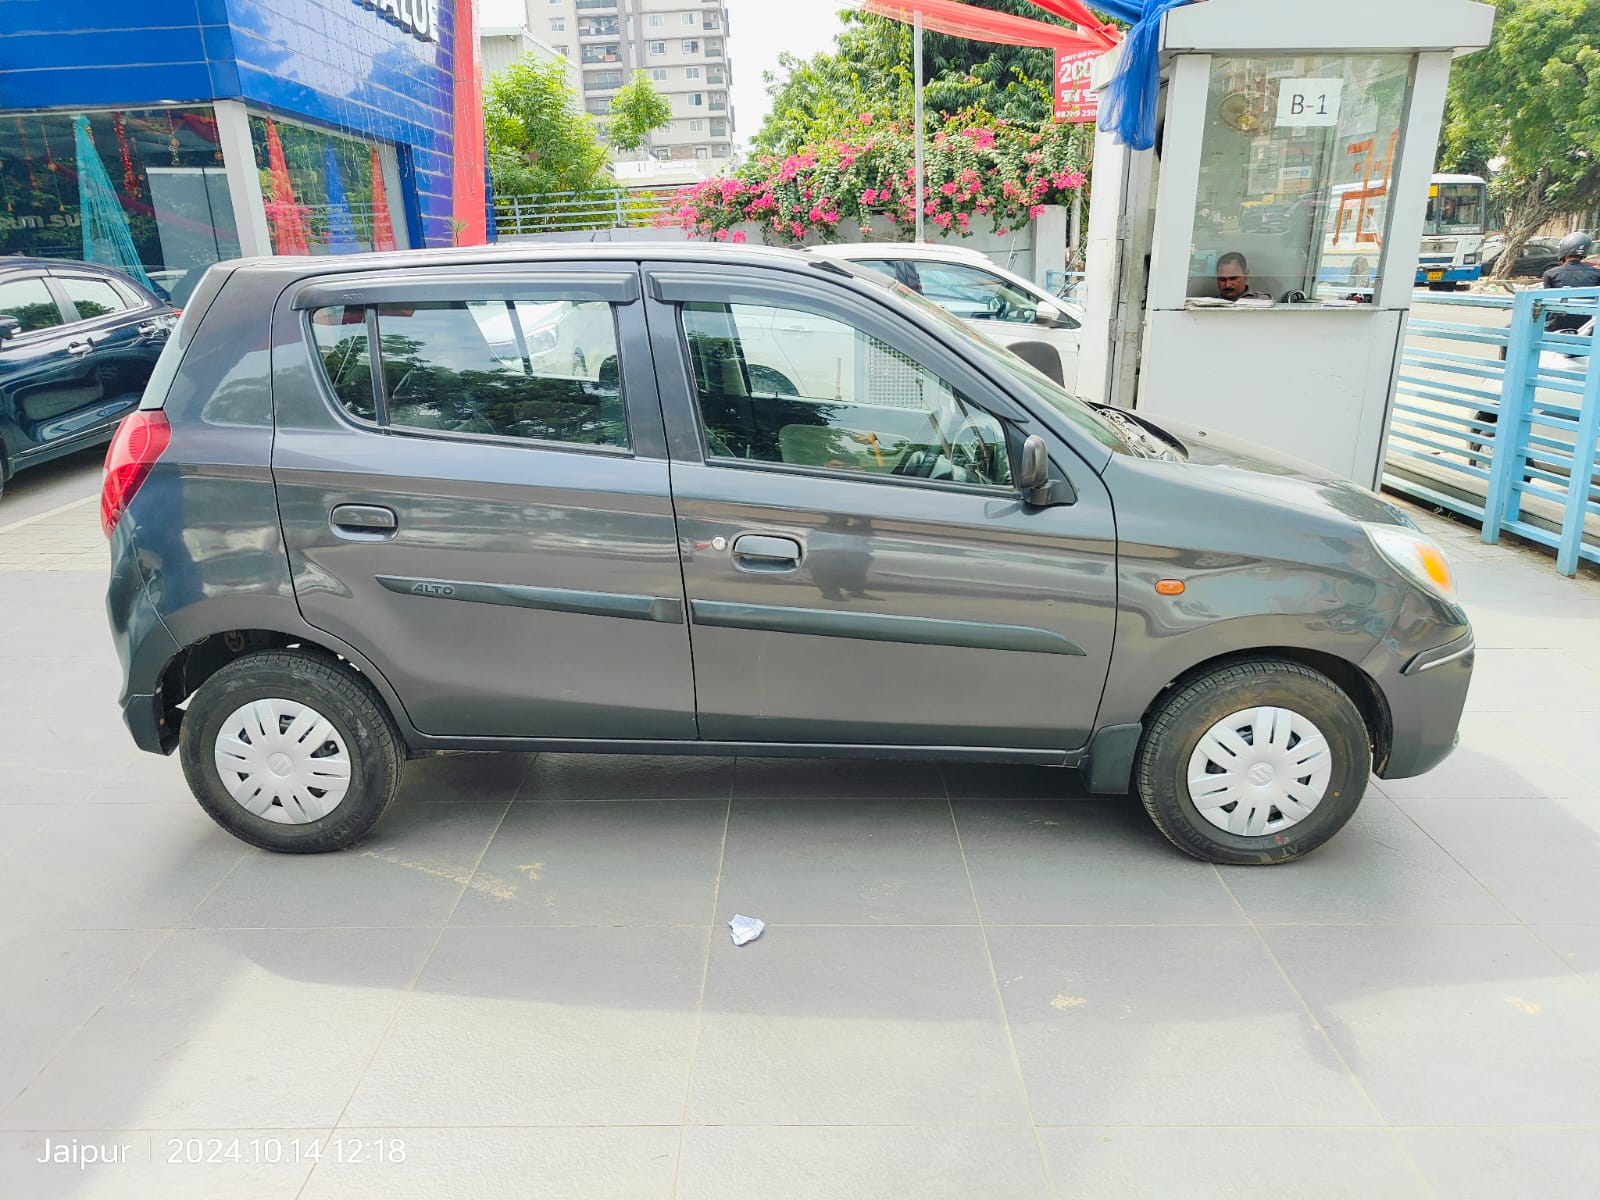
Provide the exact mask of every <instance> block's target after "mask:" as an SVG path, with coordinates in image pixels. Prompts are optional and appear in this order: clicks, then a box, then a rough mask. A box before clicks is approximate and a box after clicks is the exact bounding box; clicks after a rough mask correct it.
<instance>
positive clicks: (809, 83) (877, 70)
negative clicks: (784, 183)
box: [751, 0, 1066, 154]
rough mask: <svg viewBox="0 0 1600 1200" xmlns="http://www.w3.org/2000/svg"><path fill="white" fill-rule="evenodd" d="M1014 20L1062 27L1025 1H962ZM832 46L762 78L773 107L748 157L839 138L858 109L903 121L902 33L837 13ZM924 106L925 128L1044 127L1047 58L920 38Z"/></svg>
mask: <svg viewBox="0 0 1600 1200" xmlns="http://www.w3.org/2000/svg"><path fill="white" fill-rule="evenodd" d="M970 3H971V4H972V6H973V7H974V8H987V9H991V10H994V11H996V12H1004V13H1010V14H1011V15H1013V16H1019V17H1030V18H1032V19H1033V20H1036V21H1044V22H1046V23H1049V24H1058V25H1064V24H1066V22H1064V21H1060V20H1058V19H1057V18H1055V17H1052V16H1051V15H1050V14H1049V13H1047V12H1045V10H1044V9H1042V8H1038V7H1037V6H1035V5H1034V4H1032V3H1030V2H1029V0H970ZM840 16H841V18H842V19H843V21H844V23H845V28H844V31H843V32H842V33H841V34H840V35H839V38H838V46H837V49H835V50H833V51H831V52H828V53H823V54H818V55H815V56H814V57H812V58H809V59H800V58H797V57H795V56H794V55H792V54H785V55H782V56H780V57H779V59H778V66H779V71H778V73H777V74H776V75H775V74H773V73H772V72H767V74H766V76H765V78H766V82H767V94H768V95H769V96H771V97H772V111H771V112H770V113H769V114H768V116H767V119H766V122H765V123H764V124H763V125H762V127H761V130H760V132H759V133H757V134H756V136H755V137H754V138H753V139H752V142H751V145H752V148H753V149H754V150H755V151H756V152H757V153H765V154H792V153H794V152H795V151H796V150H798V149H800V147H802V146H808V145H815V144H818V143H820V142H823V141H826V140H827V139H828V138H830V137H838V136H840V135H842V134H845V133H847V132H848V131H849V130H850V129H851V128H852V127H853V126H854V125H855V123H856V121H857V118H858V117H859V116H860V114H862V113H870V114H871V115H872V117H873V119H874V120H877V121H879V122H909V121H910V120H911V118H912V106H913V104H914V96H915V92H914V88H913V82H912V78H911V73H912V63H913V57H912V45H911V27H910V26H909V25H906V24H904V23H902V22H900V21H892V20H890V19H889V18H887V17H877V16H871V15H863V14H861V13H855V12H850V11H846V12H843V13H841V14H840ZM922 65H923V74H924V79H923V84H924V90H923V102H924V103H925V104H926V105H927V110H928V117H929V121H930V123H934V122H937V121H938V120H939V119H941V118H944V117H949V116H954V115H955V114H957V113H961V112H970V111H975V110H976V111H981V112H984V113H988V114H989V115H990V116H993V117H996V118H999V119H1001V120H1005V121H1009V122H1012V123H1015V124H1022V125H1034V126H1042V125H1044V124H1047V123H1048V122H1049V121H1050V119H1051V115H1052V109H1053V107H1054V104H1055V90H1054V81H1055V54H1054V52H1053V51H1050V50H1040V49H1033V48H1029V47H1023V46H997V45H992V44H990V43H987V42H975V41H972V40H971V39H969V38H957V37H947V36H945V35H943V34H936V33H928V34H925V35H924V41H923V64H922Z"/></svg>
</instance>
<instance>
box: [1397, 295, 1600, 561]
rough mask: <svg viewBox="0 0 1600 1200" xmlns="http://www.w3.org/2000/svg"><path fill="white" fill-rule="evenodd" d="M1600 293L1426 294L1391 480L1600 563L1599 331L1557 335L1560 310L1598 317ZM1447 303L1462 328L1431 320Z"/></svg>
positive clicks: (1565, 553) (1564, 556)
mask: <svg viewBox="0 0 1600 1200" xmlns="http://www.w3.org/2000/svg"><path fill="white" fill-rule="evenodd" d="M1597 303H1600V288H1584V289H1568V290H1563V291H1544V290H1536V291H1527V292H1521V293H1518V294H1517V295H1516V296H1515V297H1511V296H1506V297H1490V296H1449V297H1445V296H1439V297H1433V296H1430V297H1427V298H1423V297H1420V296H1419V297H1418V301H1417V304H1418V308H1417V309H1414V310H1413V312H1412V318H1411V323H1410V326H1409V328H1408V331H1407V339H1406V345H1405V350H1404V353H1403V354H1402V357H1401V365H1400V372H1399V381H1398V384H1397V387H1396V396H1395V405H1394V413H1393V417H1392V419H1391V422H1390V428H1389V447H1388V456H1387V464H1386V471H1385V474H1384V484H1385V486H1387V487H1390V488H1392V489H1393V490H1395V491H1399V492H1403V493H1406V494H1408V495H1411V496H1414V497H1416V498H1418V499H1421V500H1425V501H1427V502H1429V503H1432V504H1436V505H1439V506H1440V507H1443V508H1447V509H1450V510H1452V511H1455V512H1459V513H1462V514H1464V515H1466V516H1470V517H1474V518H1476V519H1477V520H1479V521H1481V522H1482V523H1483V534H1482V537H1483V540H1484V541H1485V542H1487V543H1490V544H1491V545H1492V544H1494V543H1496V542H1498V541H1499V539H1500V535H1501V533H1502V532H1506V531H1510V532H1512V533H1515V534H1517V535H1518V536H1520V537H1524V538H1527V539H1528V540H1530V541H1533V542H1536V543H1538V544H1540V545H1544V546H1549V547H1551V548H1552V549H1554V550H1555V551H1556V567H1557V569H1558V570H1560V571H1561V572H1562V573H1563V574H1566V575H1571V574H1573V573H1575V572H1576V570H1577V566H1578V561H1579V560H1580V559H1589V560H1591V561H1596V562H1600V488H1597V483H1600V471H1597V462H1596V438H1597V434H1600V356H1596V355H1595V354H1593V353H1592V351H1593V349H1594V334H1593V333H1592V332H1586V333H1583V334H1577V333H1574V332H1571V331H1567V332H1557V333H1551V332H1547V331H1546V328H1545V325H1546V322H1547V319H1548V318H1549V317H1550V316H1552V315H1553V314H1558V313H1565V314H1569V315H1571V316H1573V317H1574V318H1576V319H1578V320H1585V321H1586V320H1589V319H1591V318H1593V317H1594V315H1595V312H1596V308H1597ZM1436 305H1444V306H1449V307H1452V308H1456V309H1460V310H1463V311H1462V313H1461V318H1462V319H1460V320H1449V321H1446V320H1440V319H1438V317H1437V315H1436V314H1432V313H1429V312H1428V309H1429V308H1430V307H1432V306H1436Z"/></svg>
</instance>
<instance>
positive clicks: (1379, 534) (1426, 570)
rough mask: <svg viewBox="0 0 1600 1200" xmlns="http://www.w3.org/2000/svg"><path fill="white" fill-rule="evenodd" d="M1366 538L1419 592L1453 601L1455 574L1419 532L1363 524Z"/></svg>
mask: <svg viewBox="0 0 1600 1200" xmlns="http://www.w3.org/2000/svg"><path fill="white" fill-rule="evenodd" d="M1361 528H1362V529H1364V530H1366V531H1367V537H1368V538H1370V539H1371V540H1372V544H1373V546H1374V547H1375V548H1376V549H1377V551H1378V553H1379V554H1381V555H1383V557H1384V558H1385V559H1387V560H1388V562H1389V564H1390V565H1391V566H1392V567H1394V569H1395V570H1397V571H1399V572H1400V574H1402V575H1404V576H1405V577H1406V578H1407V579H1409V580H1411V582H1412V583H1414V584H1416V585H1417V586H1418V587H1420V588H1421V589H1422V590H1423V591H1425V592H1429V593H1431V594H1433V595H1435V596H1437V597H1439V599H1441V600H1445V601H1448V602H1449V603H1451V604H1454V603H1455V602H1456V575H1455V572H1454V571H1453V570H1451V569H1450V560H1449V559H1448V558H1446V557H1445V556H1444V551H1443V550H1441V549H1439V547H1438V546H1436V545H1434V544H1433V543H1432V542H1431V541H1429V540H1428V539H1427V538H1425V537H1423V536H1422V535H1421V534H1420V533H1417V532H1416V531H1415V530H1411V529H1402V528H1401V527H1400V526H1398V525H1363V526H1362V527H1361Z"/></svg>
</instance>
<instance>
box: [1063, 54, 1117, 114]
mask: <svg viewBox="0 0 1600 1200" xmlns="http://www.w3.org/2000/svg"><path fill="white" fill-rule="evenodd" d="M1104 53H1105V51H1103V50H1066V49H1058V50H1057V51H1056V120H1058V121H1066V122H1067V123H1069V124H1071V125H1083V124H1087V123H1088V122H1091V121H1094V120H1095V119H1096V118H1098V117H1099V115H1100V97H1099V96H1098V95H1097V94H1096V93H1095V91H1094V89H1093V88H1092V87H1091V86H1090V83H1089V75H1090V73H1091V72H1092V71H1093V70H1094V60H1095V59H1097V58H1099V57H1100V56H1101V55H1102V54H1104Z"/></svg>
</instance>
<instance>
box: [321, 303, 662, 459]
mask: <svg viewBox="0 0 1600 1200" xmlns="http://www.w3.org/2000/svg"><path fill="white" fill-rule="evenodd" d="M369 323H370V324H371V326H372V328H370V329H369V327H368V326H369ZM311 329H312V336H313V340H314V342H315V344H316V347H317V351H318V358H319V360H320V361H321V363H322V367H323V371H324V373H325V375H326V377H327V380H328V383H329V385H330V386H331V388H332V389H333V392H334V394H335V396H337V397H338V399H339V402H340V404H341V405H342V406H343V407H344V408H345V410H346V411H347V412H349V413H350V415H351V416H354V417H357V418H360V419H362V420H366V421H374V422H377V423H378V424H380V425H386V426H388V427H391V428H394V429H404V430H411V431H417V432H422V433H431V432H438V433H451V434H466V435H473V436H479V437H495V438H515V439H520V440H527V441H538V442H558V443H567V444H571V445H582V446H612V447H627V446H628V445H629V444H630V439H629V434H628V424H627V418H626V414H625V411H624V406H623V392H622V379H621V372H620V371H619V369H618V365H617V363H618V358H617V332H616V320H615V316H614V314H613V311H612V308H611V305H610V304H609V303H607V302H606V301H603V300H570V301H569V300H552V301H525V300H503V299H495V300H482V301H476V300H443V301H419V302H417V303H386V304H380V305H376V306H372V307H370V308H364V307H328V308H319V309H316V310H314V311H313V312H312V314H311ZM374 336H375V339H376V343H377V356H376V357H377V362H378V370H377V371H374V369H373V354H372V342H373V340H374Z"/></svg>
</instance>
